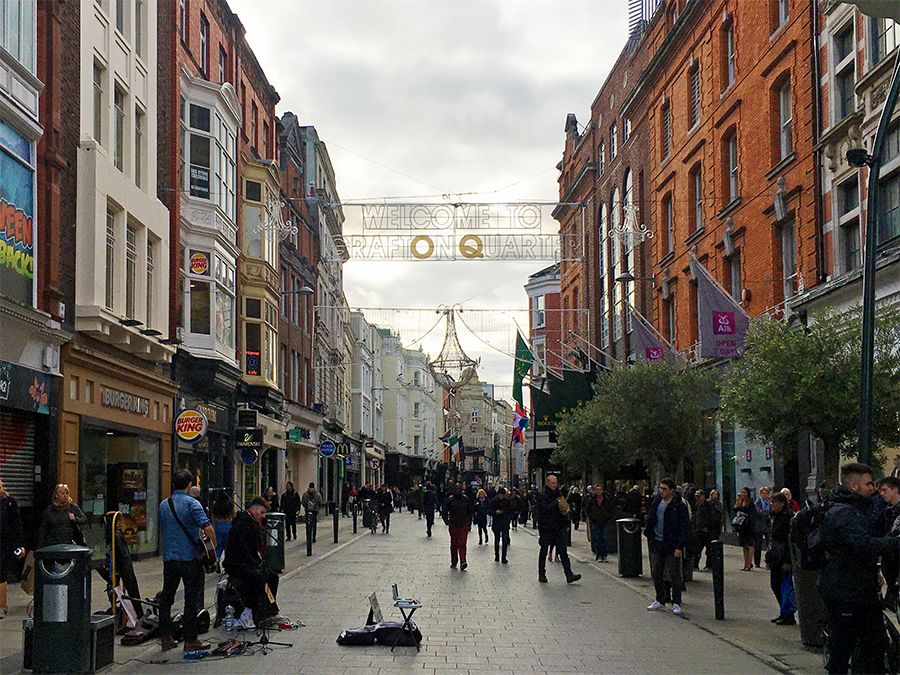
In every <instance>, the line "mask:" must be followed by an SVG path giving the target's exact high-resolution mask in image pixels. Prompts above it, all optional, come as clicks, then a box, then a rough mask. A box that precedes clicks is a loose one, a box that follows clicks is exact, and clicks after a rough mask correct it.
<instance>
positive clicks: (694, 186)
mask: <svg viewBox="0 0 900 675" xmlns="http://www.w3.org/2000/svg"><path fill="white" fill-rule="evenodd" d="M690 200H691V215H690V225H691V232H696V231H697V230H699V229H700V228H701V227H703V167H702V166H701V165H700V163H699V162H698V163H697V164H695V165H694V167H693V168H692V169H691V173H690Z"/></svg>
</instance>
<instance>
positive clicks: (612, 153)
mask: <svg viewBox="0 0 900 675" xmlns="http://www.w3.org/2000/svg"><path fill="white" fill-rule="evenodd" d="M617 137H618V135H617V131H616V123H615V122H613V123H612V126H610V127H609V161H610V162H611V161H612V160H614V159H615V158H616V155H617V154H618V153H619V143H618V140H617Z"/></svg>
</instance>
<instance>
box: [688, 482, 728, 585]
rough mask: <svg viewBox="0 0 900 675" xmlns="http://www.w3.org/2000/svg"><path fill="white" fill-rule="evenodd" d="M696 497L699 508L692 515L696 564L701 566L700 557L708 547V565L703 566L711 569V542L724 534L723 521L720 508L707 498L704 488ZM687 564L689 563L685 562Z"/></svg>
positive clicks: (705, 568)
mask: <svg viewBox="0 0 900 675" xmlns="http://www.w3.org/2000/svg"><path fill="white" fill-rule="evenodd" d="M694 499H695V500H696V501H695V504H696V505H697V508H695V509H694V514H693V515H692V516H691V530H692V531H693V535H694V551H693V555H694V556H696V557H695V558H694V566H695V567H697V568H699V567H700V558H701V557H702V555H703V549H704V548H705V549H706V566H705V567H704V568H703V569H704V570H705V571H707V572H708V571H709V569H710V568H709V543H710V542H711V541H715V540H716V539H718V538H719V536H720V535H721V534H722V521H721V517H720V515H719V510H718V509H717V508H716V505H715V504H713V503H712V502H711V501H709V500H708V499H707V498H706V493H705V492H704V491H703V490H697V492H696V493H695V497H694ZM685 564H687V563H685Z"/></svg>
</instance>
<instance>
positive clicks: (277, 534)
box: [263, 513, 284, 572]
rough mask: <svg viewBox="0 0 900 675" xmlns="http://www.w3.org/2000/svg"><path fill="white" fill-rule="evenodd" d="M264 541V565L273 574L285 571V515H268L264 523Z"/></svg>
mask: <svg viewBox="0 0 900 675" xmlns="http://www.w3.org/2000/svg"><path fill="white" fill-rule="evenodd" d="M263 540H264V541H265V543H266V548H265V551H264V552H263V563H265V565H266V567H267V568H268V569H270V570H272V571H273V572H281V571H282V570H283V569H284V514H283V513H267V514H266V518H265V520H264V521H263Z"/></svg>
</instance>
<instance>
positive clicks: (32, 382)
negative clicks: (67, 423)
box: [0, 361, 50, 415]
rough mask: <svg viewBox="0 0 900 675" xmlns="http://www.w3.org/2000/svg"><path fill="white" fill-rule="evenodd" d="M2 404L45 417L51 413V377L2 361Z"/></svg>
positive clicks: (0, 401) (0, 382)
mask: <svg viewBox="0 0 900 675" xmlns="http://www.w3.org/2000/svg"><path fill="white" fill-rule="evenodd" d="M0 403H2V404H3V405H5V406H10V407H13V408H21V409H22V410H31V411H33V412H37V413H41V414H43V415H46V414H49V412H50V376H49V375H46V374H45V373H41V372H38V371H37V370H31V369H30V368H23V367H22V366H17V365H16V364H14V363H7V362H6V361H0Z"/></svg>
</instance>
